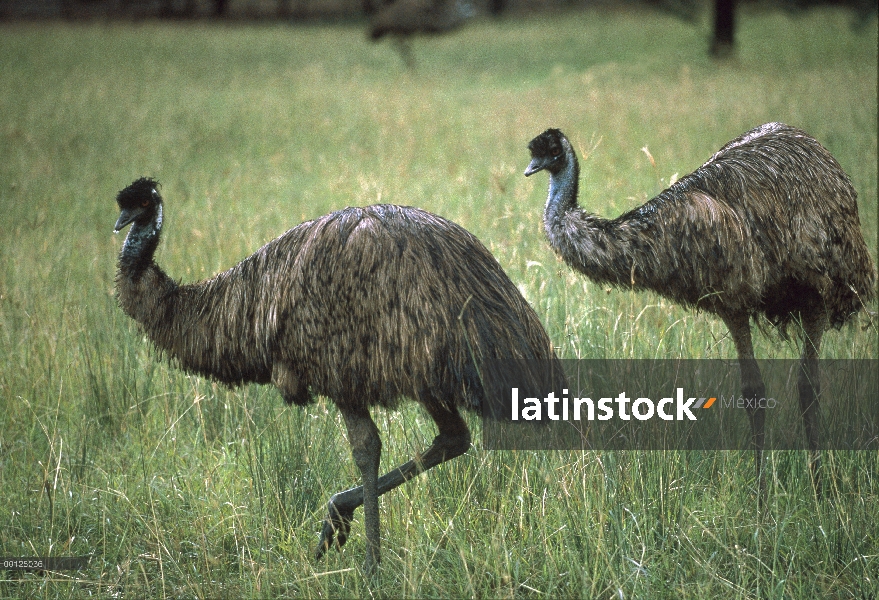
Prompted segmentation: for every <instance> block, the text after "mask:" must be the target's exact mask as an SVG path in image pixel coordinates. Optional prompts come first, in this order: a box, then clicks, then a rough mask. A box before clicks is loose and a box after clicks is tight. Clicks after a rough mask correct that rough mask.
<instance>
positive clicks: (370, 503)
mask: <svg viewBox="0 0 879 600" xmlns="http://www.w3.org/2000/svg"><path fill="white" fill-rule="evenodd" d="M342 416H343V417H344V419H345V426H346V427H347V429H348V441H349V443H350V444H351V454H352V455H353V456H354V462H355V463H356V464H357V468H358V469H360V476H361V478H362V481H363V485H362V486H361V488H362V489H363V498H362V500H361V501H362V503H363V513H364V519H363V520H364V526H365V528H366V560H365V561H364V563H363V570H364V571H365V572H366V573H367V574H372V573H373V572H374V571H375V568H376V566H378V563H379V561H380V560H381V546H380V542H379V518H378V496H379V494H378V487H377V486H378V481H377V480H378V466H379V462H380V460H381V452H382V441H381V439H380V438H379V436H378V428H377V427H376V426H375V423H374V422H373V420H372V417H370V416H369V410H367V409H366V408H365V407H363V408H361V409H358V410H356V411H342ZM349 527H350V525H349Z"/></svg>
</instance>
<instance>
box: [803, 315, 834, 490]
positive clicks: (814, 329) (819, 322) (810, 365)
mask: <svg viewBox="0 0 879 600" xmlns="http://www.w3.org/2000/svg"><path fill="white" fill-rule="evenodd" d="M826 325H827V319H826V315H825V314H824V313H823V312H820V313H818V314H811V315H805V316H804V317H803V357H802V359H801V362H800V374H799V377H798V380H797V388H798V391H799V395H800V411H801V412H802V414H803V427H804V429H805V430H806V442H807V443H808V446H809V471H810V472H811V474H812V486H813V487H814V489H815V493H816V494H817V496H818V498H820V497H821V475H820V472H819V469H820V468H821V455H820V453H819V451H818V425H819V417H820V409H819V406H818V395H819V394H820V393H821V387H820V382H819V373H818V355H819V352H820V350H821V337H822V336H823V335H824V330H825V329H826Z"/></svg>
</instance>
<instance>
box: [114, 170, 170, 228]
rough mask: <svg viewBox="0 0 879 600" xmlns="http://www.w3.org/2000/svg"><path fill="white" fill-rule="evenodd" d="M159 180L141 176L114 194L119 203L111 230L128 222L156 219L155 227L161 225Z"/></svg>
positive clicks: (145, 221)
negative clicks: (117, 214)
mask: <svg viewBox="0 0 879 600" xmlns="http://www.w3.org/2000/svg"><path fill="white" fill-rule="evenodd" d="M158 187H159V182H158V181H156V180H155V179H150V178H149V177H141V178H140V179H138V180H137V181H135V182H133V183H132V184H131V185H129V186H128V187H127V188H125V189H124V190H122V191H121V192H119V193H118V194H117V195H116V203H117V204H118V205H119V218H118V219H117V220H116V225H115V227H114V228H113V231H119V230H120V229H122V228H123V227H125V226H126V225H128V224H129V223H133V222H135V221H136V222H138V223H140V224H145V223H147V222H149V221H151V220H153V219H156V221H157V223H158V225H157V229H158V228H160V227H161V204H162V197H161V196H160V195H159V191H158V189H157V188H158Z"/></svg>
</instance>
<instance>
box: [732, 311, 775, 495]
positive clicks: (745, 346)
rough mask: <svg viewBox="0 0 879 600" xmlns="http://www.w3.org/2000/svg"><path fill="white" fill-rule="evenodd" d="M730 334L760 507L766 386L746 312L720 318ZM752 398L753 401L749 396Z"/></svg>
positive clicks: (762, 489) (763, 479)
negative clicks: (756, 356) (736, 356)
mask: <svg viewBox="0 0 879 600" xmlns="http://www.w3.org/2000/svg"><path fill="white" fill-rule="evenodd" d="M723 321H724V323H726V326H727V327H728V328H729V332H730V334H732V338H733V342H734V343H735V345H736V352H737V354H738V356H739V370H740V371H741V374H742V397H743V398H745V402H746V403H747V404H746V406H747V411H748V420H749V421H750V422H751V436H752V437H751V440H752V444H753V446H754V464H755V467H756V470H757V505H758V507H760V508H762V507H763V498H764V496H765V494H766V476H765V473H764V472H763V447H764V445H765V438H766V409H765V408H763V407H762V406H761V405H760V398H764V397H765V396H766V386H765V385H764V384H763V376H762V375H761V374H760V367H759V366H758V365H757V360H756V359H755V358H754V346H753V344H752V343H751V324H750V322H749V318H748V315H747V314H739V315H729V316H725V317H724V318H723ZM752 399H755V400H754V401H752V402H749V400H752Z"/></svg>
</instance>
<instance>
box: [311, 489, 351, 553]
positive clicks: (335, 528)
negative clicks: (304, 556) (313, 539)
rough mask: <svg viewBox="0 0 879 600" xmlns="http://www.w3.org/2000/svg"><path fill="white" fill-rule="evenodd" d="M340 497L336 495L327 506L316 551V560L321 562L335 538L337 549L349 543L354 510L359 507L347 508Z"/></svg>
mask: <svg viewBox="0 0 879 600" xmlns="http://www.w3.org/2000/svg"><path fill="white" fill-rule="evenodd" d="M343 493H344V492H343ZM340 495H341V494H335V495H334V496H333V497H332V498H330V502H329V504H327V517H326V519H324V524H323V528H322V529H321V531H320V542H318V544H317V549H316V550H315V551H314V557H315V559H316V560H320V559H321V558H322V557H323V555H324V554H326V552H327V550H329V549H330V547H331V546H332V545H333V538H335V546H336V548H341V547H342V546H344V545H345V542H347V541H348V533H349V532H350V531H351V521H352V520H354V509H355V508H357V505H355V506H350V507H349V506H345V505H344V504H342V503H340V502H339V501H340V498H339V496H340Z"/></svg>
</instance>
